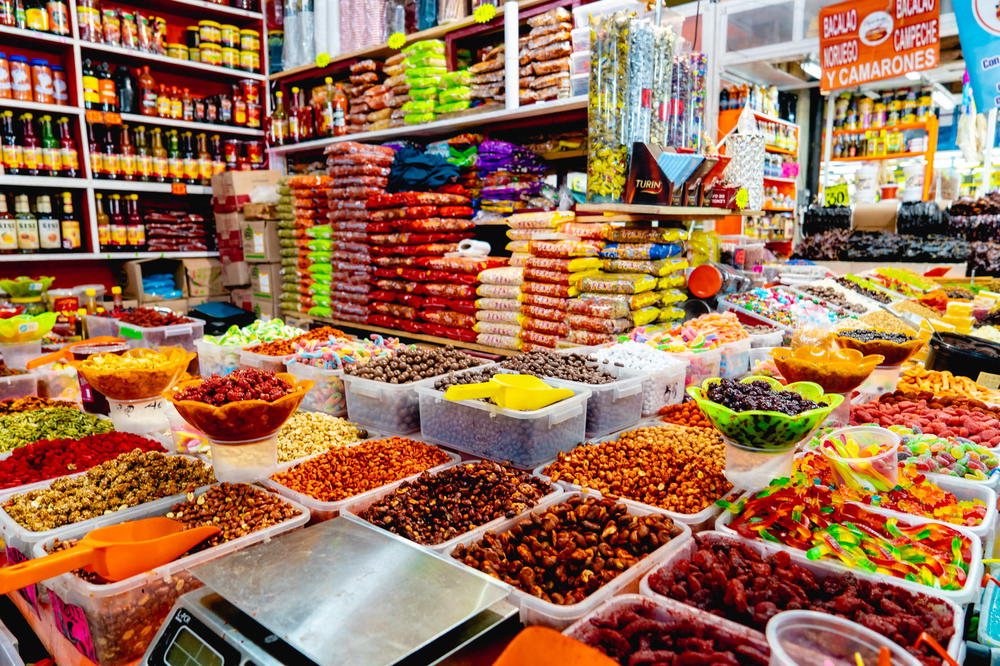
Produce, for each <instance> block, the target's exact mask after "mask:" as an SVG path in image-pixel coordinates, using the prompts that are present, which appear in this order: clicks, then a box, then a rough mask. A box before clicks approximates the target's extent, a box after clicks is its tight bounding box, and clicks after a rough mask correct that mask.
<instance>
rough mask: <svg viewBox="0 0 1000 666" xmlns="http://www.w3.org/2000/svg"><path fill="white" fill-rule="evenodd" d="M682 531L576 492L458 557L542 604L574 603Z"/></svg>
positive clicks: (460, 549)
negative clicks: (542, 602) (537, 599)
mask: <svg viewBox="0 0 1000 666" xmlns="http://www.w3.org/2000/svg"><path fill="white" fill-rule="evenodd" d="M680 532H681V531H680V528H678V527H677V525H675V524H674V522H673V521H672V520H671V519H670V518H669V517H668V516H666V515H664V514H661V513H651V514H648V515H645V516H634V515H631V514H629V512H628V508H627V507H625V505H623V504H619V503H616V502H614V501H613V500H609V499H596V498H582V497H580V496H579V495H575V496H573V497H570V498H569V499H568V500H567V501H565V502H562V503H560V504H556V505H555V506H551V507H549V508H548V509H546V510H544V511H536V512H534V513H532V514H531V515H530V516H528V517H527V518H525V519H524V520H522V521H521V522H519V523H518V524H516V525H514V526H513V527H512V528H511V529H509V530H508V531H506V532H502V533H500V534H495V533H493V532H487V533H486V534H485V535H483V538H482V540H481V541H479V542H477V543H474V544H472V545H470V546H462V545H460V546H457V547H456V548H455V550H454V551H452V557H454V558H455V559H457V560H460V561H461V562H462V563H463V564H465V565H467V566H470V567H473V568H475V569H479V570H480V571H483V572H485V573H488V574H489V575H491V576H493V577H494V578H499V579H500V580H502V581H504V582H505V583H508V584H510V585H515V586H516V587H518V588H519V589H521V590H524V591H525V592H527V593H529V594H532V595H534V596H536V597H539V598H540V599H544V600H545V601H549V602H552V603H555V604H560V605H569V604H575V603H577V602H579V601H582V600H583V599H584V598H586V597H587V596H589V595H590V594H592V593H594V592H596V591H597V590H598V589H599V588H600V587H601V586H603V585H604V584H606V583H607V582H609V581H610V580H612V579H614V578H615V577H617V576H619V575H620V574H621V573H622V572H623V571H625V570H626V569H628V568H629V567H631V566H632V565H633V564H635V563H636V562H638V561H639V560H641V559H642V558H643V557H645V556H646V555H649V554H650V553H652V552H653V551H655V550H656V549H657V548H659V547H660V546H662V545H663V544H665V543H668V542H669V541H670V540H671V539H673V538H674V537H676V536H677V535H678V534H680Z"/></svg>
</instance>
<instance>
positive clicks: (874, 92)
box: [861, 89, 882, 99]
mask: <svg viewBox="0 0 1000 666" xmlns="http://www.w3.org/2000/svg"><path fill="white" fill-rule="evenodd" d="M861 94H862V95H864V96H865V97H867V98H868V99H882V95H880V94H879V93H878V91H877V90H870V89H869V90H862V91H861Z"/></svg>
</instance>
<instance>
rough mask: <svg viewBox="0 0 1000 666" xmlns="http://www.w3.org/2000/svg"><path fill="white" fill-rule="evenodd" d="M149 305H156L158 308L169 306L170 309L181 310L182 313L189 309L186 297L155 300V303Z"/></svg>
mask: <svg viewBox="0 0 1000 666" xmlns="http://www.w3.org/2000/svg"><path fill="white" fill-rule="evenodd" d="M149 305H155V306H156V307H158V308H167V309H168V310H173V311H174V312H180V313H181V314H184V313H186V312H187V311H188V300H187V299H186V298H174V299H172V300H169V301H155V302H153V303H149Z"/></svg>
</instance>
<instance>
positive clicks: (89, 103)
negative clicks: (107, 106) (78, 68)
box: [83, 58, 101, 111]
mask: <svg viewBox="0 0 1000 666" xmlns="http://www.w3.org/2000/svg"><path fill="white" fill-rule="evenodd" d="M83 108H85V109H87V110H88V111H98V110H100V108H101V85H100V83H99V82H98V79H97V71H96V70H95V69H94V62H93V61H92V60H91V59H90V58H87V59H85V60H84V61H83Z"/></svg>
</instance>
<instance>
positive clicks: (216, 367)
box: [194, 338, 243, 377]
mask: <svg viewBox="0 0 1000 666" xmlns="http://www.w3.org/2000/svg"><path fill="white" fill-rule="evenodd" d="M194 346H195V349H197V350H198V367H199V368H200V369H201V375H202V377H210V376H212V375H220V376H225V375H228V374H229V373H230V372H232V371H233V370H236V369H237V368H239V367H240V352H241V351H243V345H217V344H215V343H214V342H209V341H207V340H205V339H204V338H201V339H198V340H195V341H194Z"/></svg>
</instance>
